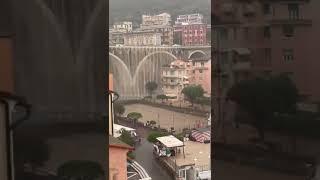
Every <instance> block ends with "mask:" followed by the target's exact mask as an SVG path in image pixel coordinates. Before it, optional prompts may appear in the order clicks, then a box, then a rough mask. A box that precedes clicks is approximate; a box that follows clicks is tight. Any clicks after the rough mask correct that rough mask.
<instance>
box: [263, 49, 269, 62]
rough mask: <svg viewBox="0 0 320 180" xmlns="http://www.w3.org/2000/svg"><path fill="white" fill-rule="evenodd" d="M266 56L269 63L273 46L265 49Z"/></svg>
mask: <svg viewBox="0 0 320 180" xmlns="http://www.w3.org/2000/svg"><path fill="white" fill-rule="evenodd" d="M264 58H265V62H266V63H267V64H270V63H271V48H266V49H264Z"/></svg>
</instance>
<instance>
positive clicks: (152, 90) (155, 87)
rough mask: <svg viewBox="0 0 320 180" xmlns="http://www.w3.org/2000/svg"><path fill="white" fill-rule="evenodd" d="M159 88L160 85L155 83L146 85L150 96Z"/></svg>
mask: <svg viewBox="0 0 320 180" xmlns="http://www.w3.org/2000/svg"><path fill="white" fill-rule="evenodd" d="M157 88H158V84H157V83H156V82H154V81H149V82H147V84H146V89H147V91H148V92H149V95H150V96H152V94H153V92H154V91H155V90H156V89H157Z"/></svg>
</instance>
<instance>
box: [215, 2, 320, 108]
mask: <svg viewBox="0 0 320 180" xmlns="http://www.w3.org/2000/svg"><path fill="white" fill-rule="evenodd" d="M213 7H214V8H215V9H214V13H215V17H216V18H215V20H214V21H213V24H214V34H215V42H216V46H217V49H218V52H219V53H218V54H219V59H220V60H219V62H220V64H221V66H222V69H223V72H224V73H225V74H224V75H223V79H222V81H223V84H224V87H230V86H231V85H232V84H233V83H234V82H237V81H240V80H242V79H248V78H251V77H256V76H268V75H270V74H278V73H286V74H287V75H288V76H289V77H290V78H292V79H293V80H294V82H295V83H296V85H297V87H298V89H299V92H300V94H301V95H303V96H304V97H305V101H309V102H319V101H320V85H319V84H318V83H317V82H316V81H317V77H319V65H320V64H319V61H318V60H317V57H318V52H319V50H320V47H319V46H318V45H317V43H318V42H319V40H320V36H318V32H319V30H320V17H319V16H318V15H317V12H318V11H317V9H319V8H320V2H319V1H317V0H310V1H304V0H297V1H284V0H274V1H239V0H225V1H222V0H217V1H214V2H213Z"/></svg>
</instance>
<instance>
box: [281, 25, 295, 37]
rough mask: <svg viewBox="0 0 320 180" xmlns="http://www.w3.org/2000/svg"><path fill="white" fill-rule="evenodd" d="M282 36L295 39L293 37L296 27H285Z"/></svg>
mask: <svg viewBox="0 0 320 180" xmlns="http://www.w3.org/2000/svg"><path fill="white" fill-rule="evenodd" d="M282 34H283V36H285V37H293V35H294V27H293V26H292V25H283V27H282Z"/></svg>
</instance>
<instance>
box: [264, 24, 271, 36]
mask: <svg viewBox="0 0 320 180" xmlns="http://www.w3.org/2000/svg"><path fill="white" fill-rule="evenodd" d="M263 37H265V38H268V39H269V38H270V37H271V30H270V26H265V27H264V28H263Z"/></svg>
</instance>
